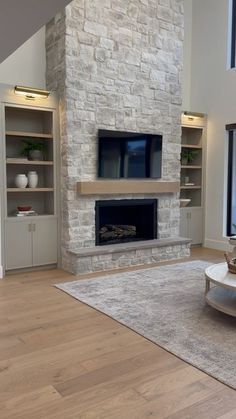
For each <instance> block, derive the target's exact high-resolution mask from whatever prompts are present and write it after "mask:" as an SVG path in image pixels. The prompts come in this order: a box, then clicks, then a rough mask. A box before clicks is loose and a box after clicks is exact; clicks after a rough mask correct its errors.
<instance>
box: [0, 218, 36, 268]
mask: <svg viewBox="0 0 236 419" xmlns="http://www.w3.org/2000/svg"><path fill="white" fill-rule="evenodd" d="M5 255H6V269H18V268H27V267H29V266H32V232H31V222H29V221H22V220H18V221H6V224H5Z"/></svg>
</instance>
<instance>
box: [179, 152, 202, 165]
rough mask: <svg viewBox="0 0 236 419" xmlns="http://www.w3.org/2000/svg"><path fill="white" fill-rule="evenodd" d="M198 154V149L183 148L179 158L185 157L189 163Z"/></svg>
mask: <svg viewBox="0 0 236 419" xmlns="http://www.w3.org/2000/svg"><path fill="white" fill-rule="evenodd" d="M198 154H199V150H183V151H182V153H181V160H182V159H187V162H188V163H191V162H192V161H193V160H194V158H195V157H196V156H197V155H198Z"/></svg>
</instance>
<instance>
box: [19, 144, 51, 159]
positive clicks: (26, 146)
mask: <svg viewBox="0 0 236 419" xmlns="http://www.w3.org/2000/svg"><path fill="white" fill-rule="evenodd" d="M32 150H39V151H42V152H44V150H45V144H43V143H39V142H36V141H23V147H22V154H23V155H24V156H28V155H29V152H30V151H32Z"/></svg>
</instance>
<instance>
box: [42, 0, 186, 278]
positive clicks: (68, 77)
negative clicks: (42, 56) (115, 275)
mask: <svg viewBox="0 0 236 419" xmlns="http://www.w3.org/2000/svg"><path fill="white" fill-rule="evenodd" d="M182 43H183V0H172V1H171V2H169V1H163V0H157V1H153V0H146V1H145V2H144V1H142V0H131V1H128V2H127V1H126V0H86V2H85V1H84V0H74V1H72V3H70V4H69V5H68V6H67V7H66V9H65V11H64V12H63V13H60V14H58V15H57V16H56V17H55V18H54V19H53V20H52V21H51V22H50V23H49V24H48V25H47V31H46V50H47V87H48V88H49V89H52V90H54V91H57V92H58V95H59V98H60V127H61V172H60V173H61V208H62V221H61V229H62V232H61V233H62V234H61V237H62V238H61V253H62V266H63V268H64V269H67V270H69V271H71V272H74V273H85V272H91V271H98V270H105V269H110V268H118V267H122V266H130V265H135V264H142V263H153V262H157V261H160V260H167V259H171V258H178V257H182V256H187V255H189V241H187V240H182V239H180V238H179V187H178V183H179V177H180V175H179V173H180V149H181V146H180V137H181V125H180V116H181V82H180V80H181V72H182ZM101 130H108V131H112V132H115V131H119V132H122V131H123V132H131V133H138V134H139V133H146V134H152V135H154V136H159V137H161V138H162V156H161V160H162V164H161V176H159V174H158V179H150V180H147V179H142V178H139V179H136V180H132V179H125V178H124V179H117V180H112V181H111V180H106V179H104V180H103V181H101V180H100V179H98V133H99V132H100V131H101ZM121 200H123V201H126V200H127V201H128V200H129V201H130V207H129V209H128V206H127V208H126V210H127V214H128V213H129V211H130V208H131V207H132V205H135V202H137V201H138V200H146V201H148V200H153V201H157V200H158V220H157V221H156V222H157V228H156V231H158V235H157V236H155V235H153V238H152V239H151V238H149V239H148V240H146V239H147V238H145V237H143V238H144V239H145V240H140V241H139V240H137V241H136V240H134V241H131V242H127V241H126V240H125V242H123V243H122V242H120V243H112V244H104V245H102V246H100V245H99V246H97V244H98V232H97V226H96V225H95V216H96V211H97V202H99V201H100V202H103V203H104V201H108V204H107V205H110V204H109V202H110V203H111V202H115V201H117V202H118V201H121ZM131 200H133V204H131ZM119 203H120V202H119ZM115 207H116V204H114V205H113V207H112V209H113V210H114V209H115ZM110 208H111V206H110ZM100 210H101V208H100ZM100 210H99V211H100ZM122 211H124V210H122ZM122 211H121V213H122ZM115 212H116V211H115ZM127 217H128V215H127ZM144 218H145V219H146V218H149V214H148V215H147V214H146V216H145V217H144ZM106 224H108V225H110V224H115V225H121V226H126V227H122V228H123V229H124V231H123V233H122V232H121V231H120V230H119V231H118V232H119V234H124V235H126V236H128V234H130V235H132V234H134V230H135V228H136V233H135V234H137V226H135V225H134V224H135V223H134V222H133V221H130V220H129V219H128V220H127V221H123V220H122V221H119V220H118V221H115V222H114V223H113V221H111V222H110V221H107V222H106ZM99 228H102V226H100V227H99ZM122 228H121V229H122ZM132 228H133V231H132ZM103 233H106V231H104V230H103ZM116 234H118V233H117V231H116ZM133 237H134V236H133ZM126 238H127V237H126ZM100 244H101V243H100Z"/></svg>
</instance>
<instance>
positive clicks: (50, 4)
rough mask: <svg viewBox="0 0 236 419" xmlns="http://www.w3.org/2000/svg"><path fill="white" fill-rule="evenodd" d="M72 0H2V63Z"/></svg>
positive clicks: (0, 41)
mask: <svg viewBox="0 0 236 419" xmlns="http://www.w3.org/2000/svg"><path fill="white" fill-rule="evenodd" d="M70 1H71V0H0V63H1V62H2V61H4V60H5V59H6V58H7V57H8V56H9V55H10V54H12V53H13V52H14V51H15V50H16V49H17V48H18V47H19V46H21V45H22V44H23V43H24V42H25V41H27V39H29V38H30V37H31V36H32V35H33V34H34V33H35V32H37V31H38V30H39V29H40V28H41V27H42V26H43V25H45V24H46V23H47V22H48V21H49V20H50V19H52V18H53V17H54V16H55V15H56V13H57V12H59V11H60V10H62V9H63V8H64V7H65V6H66V5H67V4H68V3H70Z"/></svg>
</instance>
